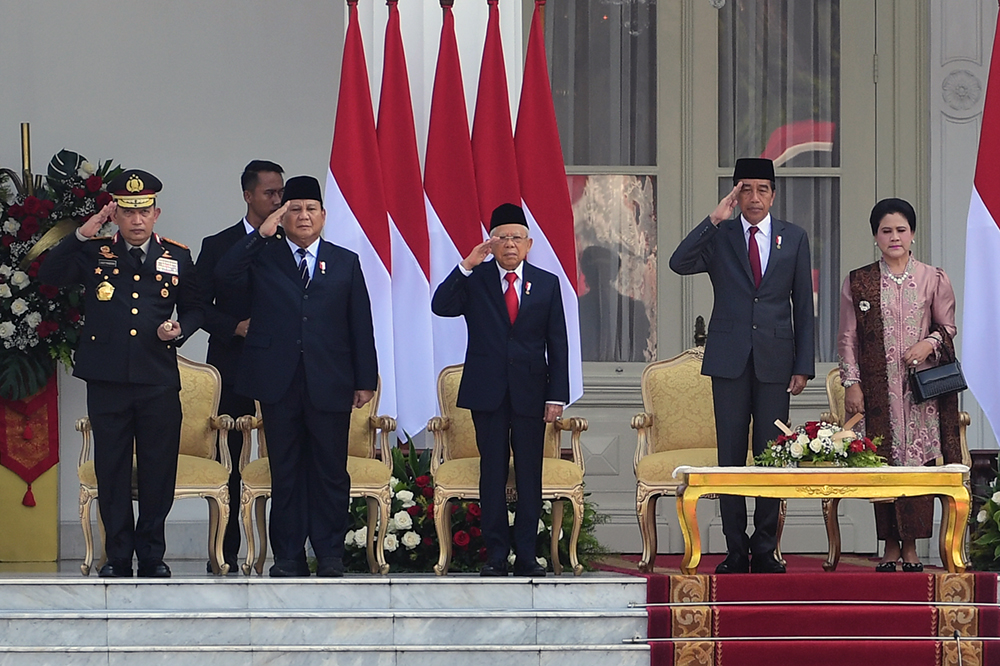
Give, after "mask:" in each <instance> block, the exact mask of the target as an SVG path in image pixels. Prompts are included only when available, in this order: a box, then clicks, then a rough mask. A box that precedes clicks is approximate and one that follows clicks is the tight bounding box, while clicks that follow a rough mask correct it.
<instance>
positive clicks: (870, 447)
mask: <svg viewBox="0 0 1000 666" xmlns="http://www.w3.org/2000/svg"><path fill="white" fill-rule="evenodd" d="M865 446H866V447H868V450H869V451H877V450H878V447H876V446H875V442H873V441H872V440H870V439H868V438H867V437H865Z"/></svg>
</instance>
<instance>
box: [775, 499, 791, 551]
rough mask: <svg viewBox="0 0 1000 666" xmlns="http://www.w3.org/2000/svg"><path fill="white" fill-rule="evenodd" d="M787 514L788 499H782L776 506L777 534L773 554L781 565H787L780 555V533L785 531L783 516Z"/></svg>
mask: <svg viewBox="0 0 1000 666" xmlns="http://www.w3.org/2000/svg"><path fill="white" fill-rule="evenodd" d="M787 515H788V500H786V499H782V500H781V504H780V505H779V507H778V535H777V537H776V538H775V540H774V556H775V557H776V558H777V559H778V561H779V562H781V563H782V564H783V565H786V566H787V565H788V562H785V558H783V557H782V556H781V534H782V533H783V532H784V531H785V516H787Z"/></svg>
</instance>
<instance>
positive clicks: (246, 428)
mask: <svg viewBox="0 0 1000 666" xmlns="http://www.w3.org/2000/svg"><path fill="white" fill-rule="evenodd" d="M263 425H264V424H263V419H261V418H258V417H256V416H254V415H253V414H246V415H244V416H240V417H239V418H237V419H236V429H237V430H239V431H240V432H242V433H243V448H241V449H240V460H239V464H240V473H241V474H242V472H243V468H245V467H246V466H247V465H249V464H250V454H251V453H252V450H251V449H253V431H254V430H255V429H257V428H260V427H263Z"/></svg>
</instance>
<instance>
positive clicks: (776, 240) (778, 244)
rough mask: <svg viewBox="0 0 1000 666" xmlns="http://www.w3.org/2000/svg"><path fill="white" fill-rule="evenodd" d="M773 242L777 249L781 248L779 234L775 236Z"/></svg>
mask: <svg viewBox="0 0 1000 666" xmlns="http://www.w3.org/2000/svg"><path fill="white" fill-rule="evenodd" d="M774 244H775V246H776V247H777V249H779V250H780V249H781V236H778V237H777V238H776V239H775V243H774Z"/></svg>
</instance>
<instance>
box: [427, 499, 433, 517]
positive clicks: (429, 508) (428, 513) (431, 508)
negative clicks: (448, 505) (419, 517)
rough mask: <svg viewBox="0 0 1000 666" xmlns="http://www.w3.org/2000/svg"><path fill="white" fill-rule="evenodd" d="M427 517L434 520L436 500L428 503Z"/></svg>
mask: <svg viewBox="0 0 1000 666" xmlns="http://www.w3.org/2000/svg"><path fill="white" fill-rule="evenodd" d="M427 518H428V519H429V520H434V502H431V503H429V504H428V505H427Z"/></svg>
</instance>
